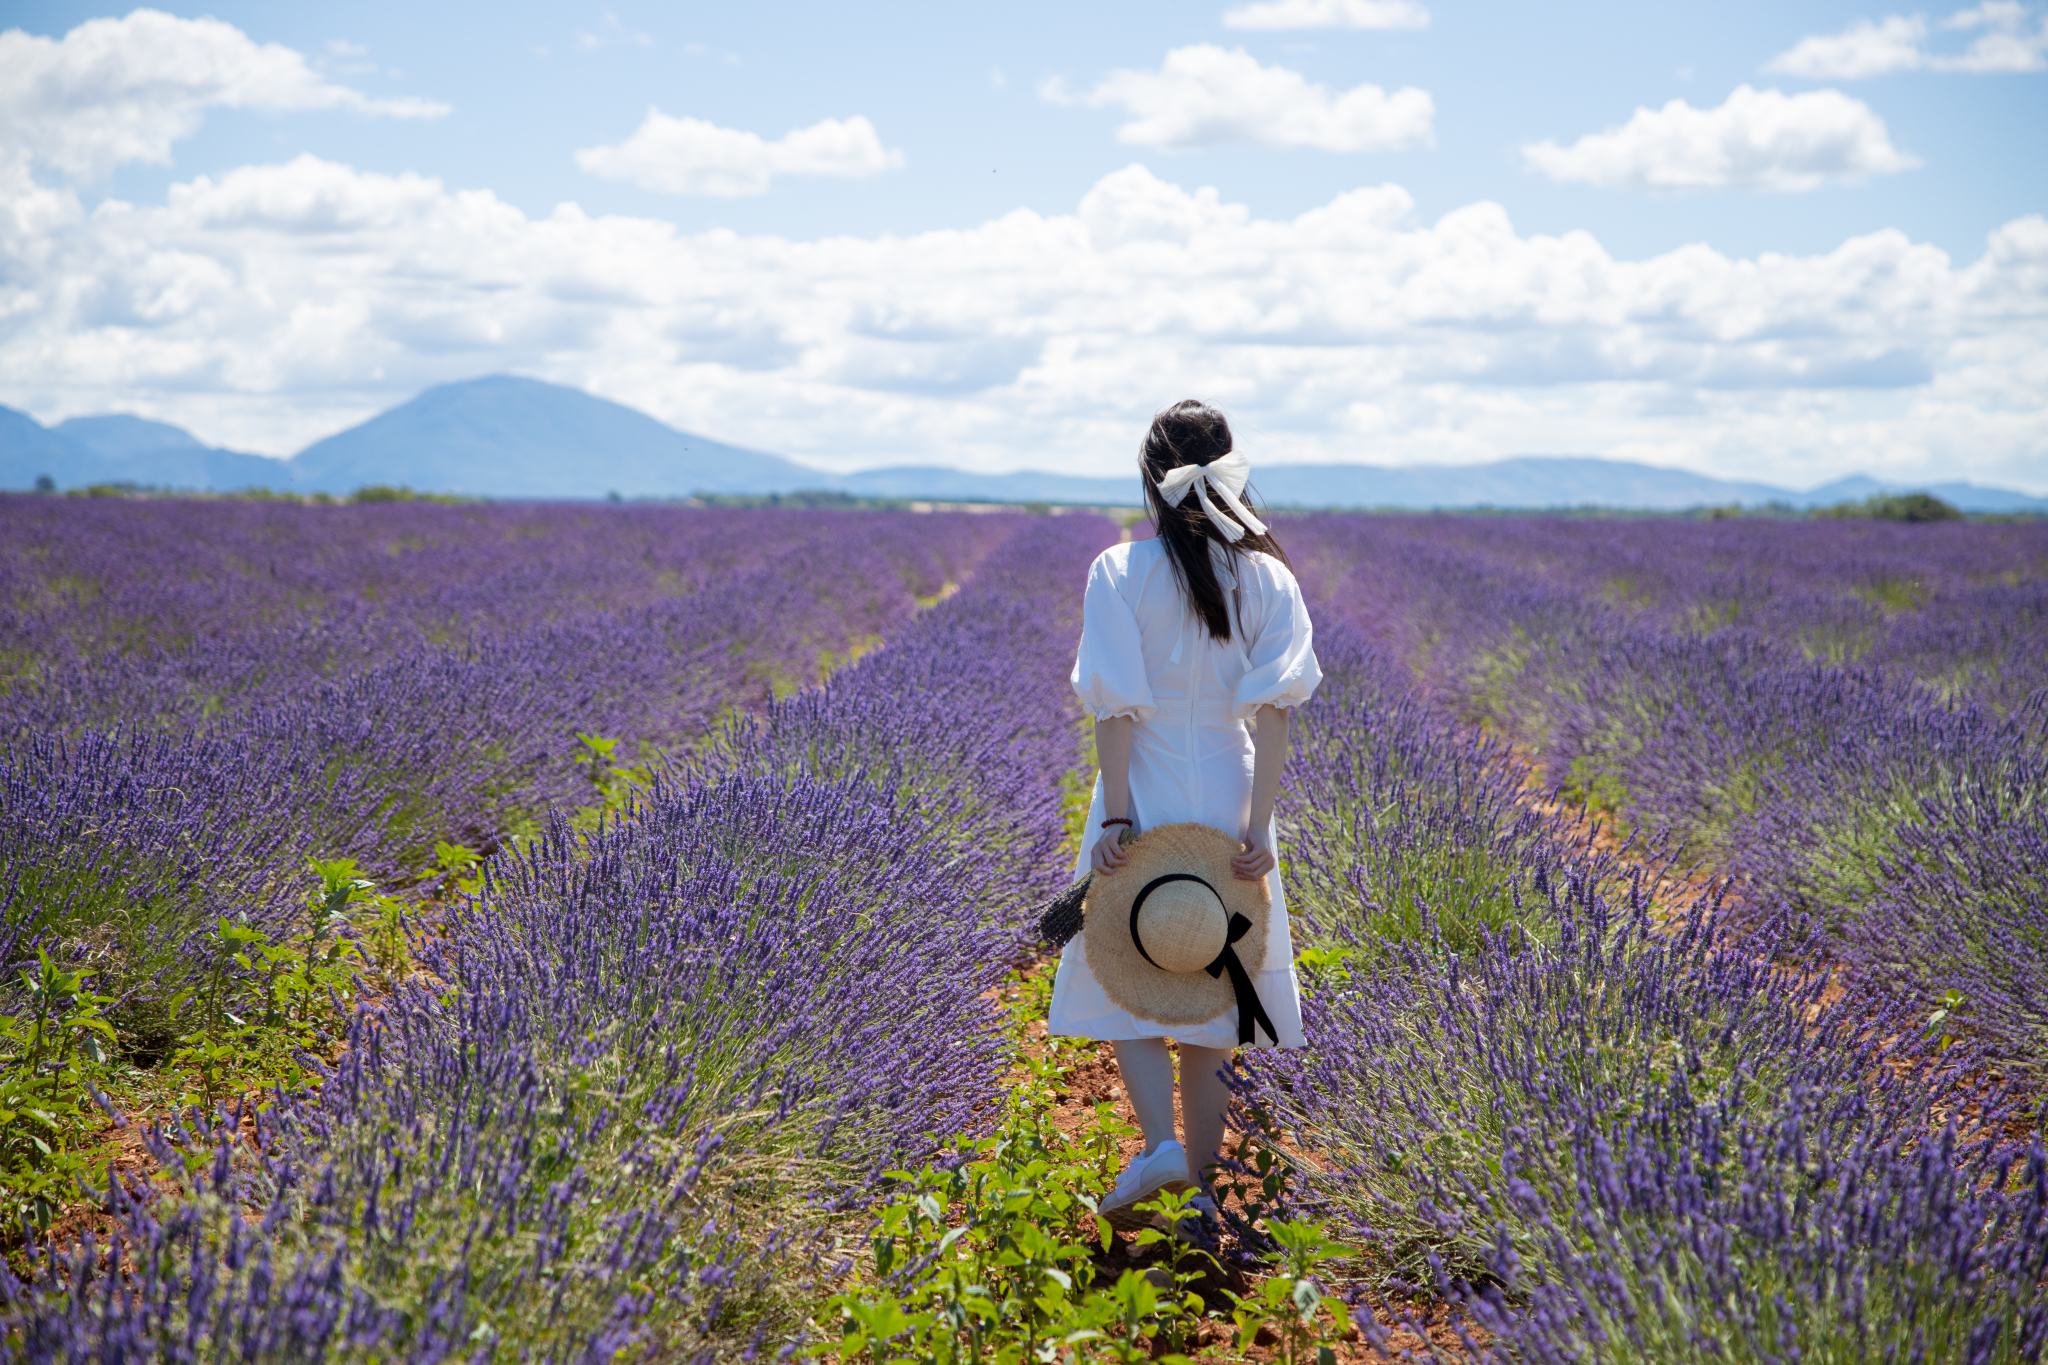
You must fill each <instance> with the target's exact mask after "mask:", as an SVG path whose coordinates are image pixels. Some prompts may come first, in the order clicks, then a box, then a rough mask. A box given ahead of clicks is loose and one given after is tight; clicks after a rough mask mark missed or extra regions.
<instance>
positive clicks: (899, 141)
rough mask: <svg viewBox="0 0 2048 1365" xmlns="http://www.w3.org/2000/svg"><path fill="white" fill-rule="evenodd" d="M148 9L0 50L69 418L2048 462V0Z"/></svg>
mask: <svg viewBox="0 0 2048 1365" xmlns="http://www.w3.org/2000/svg"><path fill="white" fill-rule="evenodd" d="M1232 11H1236V14H1235V17H1234V19H1233V18H1232ZM124 15H127V12H126V11H119V10H114V11H110V10H104V9H96V8H94V7H91V6H84V5H76V4H38V3H28V4H21V3H17V4H14V5H12V6H10V7H9V9H8V12H7V22H8V23H10V24H11V25H13V26H15V28H16V29H17V30H18V32H15V33H13V34H11V35H9V37H8V39H0V125H5V124H7V123H8V122H9V121H10V120H9V118H8V117H7V116H8V115H10V114H11V115H12V116H13V118H12V121H13V122H14V124H15V126H16V128H17V130H19V129H21V128H27V129H29V131H28V132H27V133H21V132H19V131H17V133H16V135H15V144H16V145H15V146H14V147H12V148H9V147H8V146H7V145H6V136H7V135H6V134H5V133H0V165H4V166H8V167H10V168H11V169H10V170H9V174H10V176H11V178H9V179H7V180H4V181H0V212H4V210H5V209H7V208H10V207H11V208H12V209H13V210H14V212H13V214H12V215H11V218H12V222H13V225H14V226H13V227H12V228H11V229H9V230H6V231H4V232H0V271H4V272H5V275H4V279H0V284H4V286H5V287H6V288H7V289H8V290H9V291H10V293H11V294H12V295H13V298H14V303H13V306H12V307H11V308H9V309H8V310H6V311H5V312H0V402H5V403H7V404H9V405H12V406H17V407H22V408H25V409H27V410H29V411H31V412H33V413H35V414H36V415H37V416H39V417H42V418H45V419H46V420H54V419H55V418H59V417H63V416H67V415H72V414H74V413H77V412H84V411H103V410H110V409H119V410H132V411H141V412H146V413H148V414H150V415H155V416H161V417H165V418H167V419H169V420H176V421H180V422H182V423H183V424H185V425H188V426H190V427H192V428H193V429H194V430H196V431H198V432H199V433H200V434H201V435H202V436H205V437H207V438H209V439H212V440H215V441H219V442H221V443H224V444H230V445H237V446H240V447H243V448H252V449H259V450H263V451H266V452H268V453H277V454H284V453H289V451H290V450H292V449H294V448H296V447H297V446H298V445H300V444H303V443H305V442H306V441H308V440H310V439H313V438H315V437H317V436H319V435H322V434H325V433H326V432H327V431H331V430H334V429H337V428H338V427H340V426H343V425H346V424H347V423H348V422H350V421H352V420H356V419H359V418H360V417H361V416H364V415H367V414H368V413H370V412H373V411H376V410H378V409H380V408H382V407H384V406H388V405H389V404H390V403H391V402H395V401H400V400H402V399H403V398H405V397H407V396H409V395H410V393H412V392H415V391H417V389H418V388H420V387H422V386H424V385H425V384H429V383H434V382H440V381H442V380H446V379H452V378H460V377H465V376H466V375H469V374H475V373H484V372H489V371H491V370H499V369H503V370H515V371H519V372H523V373H530V374H536V375H540V376H542V377H546V378H553V379H558V380H561V381H563V382H569V383H576V384H579V385H582V386H583V387H587V388H590V389H592V390H593V391H595V392H599V393H603V394H605V395H606V396H609V397H614V398H618V399H620V400H621V401H627V402H632V403H634V404H635V405H636V406H640V407H643V408H645V409H647V410H649V411H652V412H654V413H656V414H657V415H659V416H662V417H664V418H665V419H668V420H671V421H674V422H676V423H678V424H679V425H684V426H691V427H694V428H696V429H699V430H703V431H705V432H706V433H707V434H710V435H713V436H717V437H720V438H722V439H726V440H732V441H737V442H740V443H745V444H753V445H756V446H760V447H763V448H769V449H775V450H778V451H782V452H784V453H788V454H792V455H795V456H797V457H798V458H804V459H810V460H813V461H816V462H818V463H823V464H831V465H834V466H837V467H851V466H855V465H873V464H882V463H897V462H904V461H912V460H914V461H919V462H935V463H947V464H958V465H965V466H971V467H980V468H991V469H994V468H1014V467H1020V466H1031V465H1036V466H1051V467H1060V468H1069V469H1075V470H1084V469H1092V468H1094V467H1096V466H1097V465H1099V464H1100V463H1101V462H1102V461H1105V460H1109V461H1114V462H1116V463H1121V462H1122V461H1124V460H1125V459H1127V458H1128V449H1129V447H1130V445H1131V443H1132V441H1133V440H1134V439H1135V434H1136V430H1137V426H1138V425H1139V424H1142V420H1143V418H1144V416H1145V415H1146V414H1148V413H1149V412H1150V411H1151V410H1152V409H1154V408H1156V407H1158V406H1161V405H1163V404H1164V403H1167V402H1170V401H1172V400H1174V399H1176V398H1179V397H1182V396H1186V395H1187V394H1189V393H1201V394H1205V395H1209V396H1214V397H1217V398H1219V399H1220V400H1221V401H1222V402H1223V403H1224V404H1225V405H1226V406H1227V407H1230V408H1232V409H1233V410H1234V411H1237V412H1239V413H1241V414H1242V419H1243V420H1242V423H1241V424H1242V425H1244V426H1245V427H1246V429H1247V431H1248V432H1249V433H1250V436H1251V438H1252V443H1253V444H1255V445H1256V446H1257V447H1258V457H1263V458H1272V459H1289V460H1356V461H1365V462H1378V463H1407V462H1424V461H1438V460H1447V461H1469V460H1477V459H1485V458H1497V457H1500V456H1506V455H1516V454H1541V453H1575V454H1576V453H1585V454H1609V455H1617V456H1624V457H1629V458H1640V459H1647V460H1650V461H1652V462H1655V463H1662V464H1671V465H1681V466H1685V467H1690V468H1696V469H1702V470H1705V471H1708V472H1714V473H1721V474H1726V475H1736V476H1744V477H1763V478H1774V479H1777V480H1779V481H1782V482H1786V483H1795V484H1808V483H1816V482H1820V481H1822V480H1823V479H1826V478H1830V477H1835V476H1838V475H1840V474H1843V473H1848V472H1854V471H1857V470H1863V471H1867V472H1872V473H1877V474H1880V475H1883V476H1887V477H1897V478H1907V479H1910V478H1918V477H1956V476H1962V477H1973V478H1977V479H1979V480H1981V481H1987V482H2003V483H2007V484H2011V485H2016V486H2022V487H2028V488H2032V489H2037V490H2043V491H2048V406H2044V402H2048V400H2044V397H2043V395H2044V394H2048V222H2044V221H2043V219H2042V217H2041V215H2043V214H2044V213H2048V143H2044V141H2043V138H2042V131H2041V130H2043V129H2048V71H2044V67H2048V5H2043V4H2038V3H2037V4H2034V5H2031V6H2029V5H2020V4H2012V3H2007V4H2004V5H1998V4H1993V5H1989V6H1981V7H1977V8H1972V9H1962V8H1953V7H1937V8H1934V9H1928V10H1922V11H1913V10H1904V9H1891V8H1885V7H1883V6H1872V5H1864V4H1812V5H1785V4H1776V5H1764V4H1747V3H1744V4H1720V5H1715V6H1705V5H1699V6H1690V7H1682V8H1681V7H1662V8H1659V7H1645V6H1640V5H1618V4H1580V5H1574V6H1569V7H1565V6H1542V7H1538V6H1516V5H1485V6H1477V5H1462V4H1428V3H1423V2H1422V0H1268V3H1266V4H1265V5H1264V6H1263V7H1262V6H1259V5H1256V4H1250V5H1247V4H1238V5H1234V6H1233V5H1231V4H1227V3H1219V4H1215V5H1209V6H1193V5H1188V4H1178V5H1166V4H1124V5H1114V6H1105V5H1101V4H1092V5H1088V6H1082V5H1079V4H1040V5H1036V6H1032V7H1007V8H1003V9H995V8H992V7H963V6H958V5H945V6H941V5H891V6H874V5H870V6H861V7H847V6H819V5H798V4H762V3H757V4H752V5H746V6H732V5H722V6H696V5H690V6H647V7H635V6H632V5H619V6H613V7H609V8H607V7H603V6H591V7H581V6H548V5H520V4H499V5H492V6H483V5H440V6H419V5H398V4H386V3H359V4H354V5H349V6H345V7H344V6H327V5H318V4H298V5H293V6H282V5H262V4H241V5H234V4H228V5H216V6H210V7H209V8H208V9H206V10H204V11H199V10H176V11H171V12H170V13H169V14H168V15H167V16H162V17H160V18H157V19H153V20H151V21H150V22H140V20H141V19H142V16H134V17H128V18H123V17H122V16H124ZM207 16H210V17H211V18H212V19H215V20H218V21H220V22H219V23H217V24H213V25H200V24H197V23H195V21H197V20H199V19H201V18H202V17H207ZM107 19H115V20H119V22H118V23H115V24H100V25H97V26H94V25H90V24H88V21H93V20H107ZM1360 21H1363V22H1365V23H1367V24H1371V25H1377V26H1372V27H1353V26H1347V25H1350V24H1355V23H1357V22H1360ZM80 25H88V27H87V28H85V29H80V27H79V26H80ZM66 35H71V36H70V37H68V38H67V36H66ZM10 42H11V43H12V46H9V45H8V44H9V43H10ZM266 45H275V46H266ZM88 49H89V50H88ZM172 52H176V53H180V54H183V55H182V56H181V58H180V61H181V62H182V65H178V66H176V69H175V70H174V71H173V72H172V74H171V75H170V76H166V74H165V70H164V69H162V68H163V67H164V64H165V63H166V62H168V61H170V58H169V57H168V56H167V55H166V54H167V53H172ZM252 54H253V55H252ZM293 54H296V57H294V55H293ZM294 60H296V61H297V63H298V65H297V66H296V67H294V66H293V65H292V62H293V61H294ZM153 63H154V65H152V64H153ZM237 63H240V64H241V65H239V66H238V65H237ZM201 68H203V69H204V71H205V72H206V73H208V74H207V75H206V77H205V79H198V78H194V77H191V76H190V75H189V73H190V71H192V70H195V69H201ZM208 81H211V82H212V84H208V83H207V82H208ZM10 83H12V85H13V89H12V90H10V89H9V88H8V87H9V85H10ZM167 86H168V87H175V88H174V89H167ZM1673 101H1682V102H1683V103H1682V104H1681V105H1677V106H1672V105H1671V102H1673ZM651 110H658V111H659V115H658V116H653V117H651V116H650V111H651ZM25 115H26V117H24V116H25ZM856 124H858V126H856ZM792 133H795V134H796V136H794V137H786V135H791V134H792ZM750 138H751V140H749V139H750ZM1546 148H1547V150H1546ZM579 153H580V154H581V155H579ZM1205 191H1213V193H1206V194H1205ZM571 204H573V205H574V206H575V209H574V210H572V211H568V213H567V216H565V211H564V210H563V209H562V207H561V206H563V205H571ZM1326 220H1328V221H1326ZM1333 222H1335V224H1336V225H1335V226H1332V223H1333ZM1994 237H1995V238H1996V245H1992V246H1988V245H1987V244H1990V243H1992V242H1993V239H1994ZM465 240H467V241H468V242H469V244H470V249H465V248H464V245H463V243H464V241H465Z"/></svg>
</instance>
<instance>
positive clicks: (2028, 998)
mask: <svg viewBox="0 0 2048 1365" xmlns="http://www.w3.org/2000/svg"><path fill="white" fill-rule="evenodd" d="M1288 534H1289V536H1290V544H1293V545H1296V546H1299V547H1301V550H1300V557H1301V558H1302V559H1303V560H1304V567H1305V570H1306V571H1307V572H1309V573H1310V574H1311V575H1312V576H1318V581H1319V582H1320V583H1321V586H1322V591H1323V593H1324V596H1325V597H1326V599H1327V600H1328V601H1329V603H1330V609H1331V611H1332V612H1333V613H1334V614H1335V615H1336V616H1338V617H1339V618H1341V619H1344V620H1347V621H1348V622H1350V623H1351V624H1353V625H1354V626H1356V627H1357V628H1358V629H1360V630H1361V631H1362V632H1364V633H1365V635H1367V636H1368V637H1369V638H1370V639H1371V640H1372V641H1373V642H1374V643H1375V644H1376V645H1377V646H1379V647H1380V648H1382V649H1383V650H1385V651H1387V652H1388V653H1390V654H1391V655H1393V656H1394V657H1396V658H1398V659H1400V660H1402V661H1403V663H1404V664H1405V665H1407V667H1408V668H1409V670H1411V672H1412V675H1413V676H1414V677H1416V678H1417V679H1419V680H1420V682H1421V684H1422V686H1423V688H1424V690H1425V691H1426V692H1427V693H1428V695H1430V696H1431V697H1432V699H1433V700H1435V701H1436V702H1437V703H1439V704H1442V705H1446V706H1448V707H1450V708H1451V709H1452V710H1453V711H1454V712H1456V713H1457V714H1458V715H1459V716H1460V717H1461V718H1463V719H1466V720H1469V721H1477V722H1480V723H1482V724H1484V725H1486V726H1487V727H1488V728H1490V729H1491V730H1493V731H1494V732H1495V733H1498V734H1500V735H1502V736H1504V737H1505V738H1507V739H1508V740H1509V741H1511V742H1512V743H1514V744H1515V745H1516V746H1517V747H1518V748H1519V749H1521V750H1522V751H1523V752H1525V753H1527V754H1529V755H1530V756H1531V758H1532V760H1533V761H1534V762H1535V764H1536V765H1537V766H1538V768H1539V770H1540V771H1541V772H1542V773H1543V775H1544V777H1545V778H1546V779H1547V781H1548V782H1549V783H1550V784H1553V785H1556V786H1559V787H1561V788H1562V789H1563V790H1564V791H1565V792H1566V794H1567V795H1570V796H1574V797H1578V798H1582V799H1585V800H1587V801H1589V802H1590V803H1591V804H1592V805H1593V807H1594V809H1595V810H1597V811H1600V812H1602V813H1605V814H1607V815H1609V816H1610V817H1612V818H1615V819H1616V820H1618V821H1619V822H1620V823H1622V824H1623V825H1624V826H1626V827H1629V828H1635V829H1640V830H1643V831H1646V832H1652V833H1658V834H1668V835H1670V836H1672V837H1674V838H1675V839H1676V840H1677V841H1678V843H1679V846H1680V847H1682V848H1683V849H1684V850H1685V851H1686V852H1688V853H1689V854H1691V855H1694V856H1697V857H1700V858H1704V859H1705V860H1706V861H1707V865H1708V866H1709V867H1710V868H1713V869H1715V870H1719V871H1724V872H1728V873H1732V874H1735V876H1736V877H1737V879H1738V881H1737V885H1738V888H1739V890H1738V895H1739V898H1740V901H1741V906H1740V908H1741V910H1742V913H1743V917H1744V919H1745V920H1746V921H1748V922H1749V923H1752V924H1762V923H1768V922H1771V921H1774V920H1775V921H1779V922H1790V923H1796V924H1801V925H1803V926H1805V927H1806V929H1807V930H1808V931H1811V932H1815V934H1816V936H1815V938H1814V939H1813V940H1812V942H1810V943H1809V944H1807V945H1806V946H1805V948H1804V949H1803V951H1807V952H1811V951H1815V950H1818V951H1819V952H1820V953H1821V954H1822V955H1824V956H1825V957H1827V958H1828V959H1830V960H1831V961H1833V962H1835V963H1837V964H1838V965H1840V966H1842V967H1844V968H1846V969H1847V970H1848V979H1850V980H1852V981H1855V982H1860V983H1862V984H1864V985H1866V986H1869V987H1871V988H1874V989H1876V990H1879V991H1881V992H1882V993H1884V994H1886V995H1888V996H1890V997H1892V998H1896V999H1900V1000H1905V1001H1908V1002H1911V1003H1913V1004H1915V1005H1916V1006H1917V1007H1918V1009H1919V1011H1920V1014H1921V1016H1922V1018H1923V1019H1924V1018H1925V1017H1926V1016H1927V1015H1928V1014H1930V1013H1932V1012H1933V1011H1935V1010H1937V1009H1940V1010H1942V1011H1943V1015H1942V1019H1943V1023H1944V1026H1945V1027H1947V1028H1950V1029H1966V1030H1968V1031H1969V1032H1971V1033H1972V1034H1973V1035H1974V1036H1977V1037H1980V1038H1983V1039H1985V1040H1987V1041H1988V1042H1990V1043H1991V1044H1992V1045H1993V1047H1994V1049H1995V1050H1996V1052H1997V1053H1998V1056H1999V1062H2000V1064H2001V1065H2002V1066H2004V1067H2005V1068H2007V1069H2009V1070H2011V1071H2013V1072H2015V1073H2017V1074H2020V1075H2023V1076H2026V1077H2028V1078H2030V1079H2031V1080H2033V1081H2035V1082H2038V1081H2040V1080H2042V1079H2044V1078H2048V1071H2044V1070H2043V1065H2044V1064H2043V1061H2042V1059H2043V1058H2048V871H2044V869H2048V528H2044V527H2042V526H2039V525H2013V526H1977V525H1960V526H1957V525H1947V526H1896V525H1875V524H1857V523H1849V522H1825V523H1761V524H1760V523H1743V522H1729V523H1695V522H1670V521H1658V522H1619V523H1617V522H1594V521H1572V520H1525V519H1507V518H1498V519H1463V518H1445V517H1437V518H1371V519H1360V518H1340V517H1319V518H1317V517H1312V518H1303V519H1300V520H1298V521H1295V522H1293V523H1291V524H1290V525H1289V527H1288Z"/></svg>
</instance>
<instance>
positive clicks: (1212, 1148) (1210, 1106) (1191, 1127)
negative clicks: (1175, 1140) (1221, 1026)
mask: <svg viewBox="0 0 2048 1365" xmlns="http://www.w3.org/2000/svg"><path fill="white" fill-rule="evenodd" d="M1233 1051H1235V1049H1232V1048H1227V1047H1193V1046H1190V1045H1189V1044H1187V1043H1182V1044H1181V1045H1180V1125H1181V1131H1182V1132H1183V1133H1185V1134H1187V1149H1188V1171H1189V1173H1190V1174H1192V1175H1193V1176H1194V1177H1195V1179H1196V1180H1199V1181H1200V1182H1201V1183H1202V1186H1203V1188H1205V1189H1206V1188H1207V1187H1208V1184H1209V1179H1208V1176H1207V1174H1206V1172H1207V1171H1208V1168H1209V1167H1211V1166H1213V1165H1215V1164H1216V1156H1217V1153H1218V1152H1219V1151H1221V1150H1222V1147H1223V1115H1224V1113H1225V1111H1227V1110H1228V1109H1229V1108H1230V1087H1229V1086H1227V1085H1225V1084H1224V1083H1223V1081H1222V1078H1221V1077H1219V1076H1218V1075H1217V1074H1216V1073H1218V1072H1219V1071H1228V1070H1229V1069H1230V1058H1231V1054H1232V1052H1233ZM1147 1131H1148V1132H1149V1131H1150V1130H1149V1129H1148V1130H1147Z"/></svg>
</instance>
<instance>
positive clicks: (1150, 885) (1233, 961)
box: [1131, 872, 1280, 1047]
mask: <svg viewBox="0 0 2048 1365" xmlns="http://www.w3.org/2000/svg"><path fill="white" fill-rule="evenodd" d="M1168 882H1196V883H1199V884H1200V885H1202V886H1205V887H1208V890H1209V894H1210V895H1212V896H1215V897H1216V899H1217V901H1218V902H1219V903H1220V902H1221V901H1222V899H1223V897H1222V896H1221V895H1220V894H1219V893H1218V892H1217V890H1216V888H1215V887H1213V886H1210V885H1209V883H1208V881H1207V880H1205V879H1204V878H1201V877H1197V876H1195V875H1194V874H1193V873H1192V872H1169V873H1167V874H1166V875H1165V876H1163V877H1154V878H1153V879H1152V880H1151V881H1149V882H1146V883H1145V885H1144V888H1143V889H1142V890H1140V891H1139V892H1138V894H1137V896H1136V897H1135V898H1134V899H1133V900H1132V901H1131V942H1132V943H1134V944H1136V945H1137V948H1138V952H1139V953H1140V954H1141V955H1142V956H1143V957H1144V959H1145V960H1146V961H1147V962H1152V954H1150V953H1148V952H1146V951H1145V940H1144V939H1143V938H1142V937H1141V936H1140V935H1139V933H1138V911H1140V910H1142V909H1144V908H1145V898H1146V897H1147V896H1149V895H1151V894H1152V893H1153V892H1154V891H1156V890H1158V889H1159V888H1160V887H1162V886H1165V885H1166V884H1167V883H1168ZM1251 930H1252V922H1251V921H1250V920H1249V919H1246V918H1245V917H1244V916H1243V915H1241V914H1239V913H1237V912H1235V911H1232V912H1231V916H1230V926H1229V929H1228V931H1227V932H1226V934H1225V936H1224V940H1223V951H1222V952H1220V953H1218V954H1216V960H1215V961H1214V962H1211V963H1210V964H1209V965H1208V966H1206V967H1204V968H1203V969H1202V970H1203V971H1205V972H1207V973H1208V974H1209V975H1210V976H1211V977H1220V976H1222V975H1223V973H1224V972H1225V971H1228V972H1229V973H1230V986H1231V989H1232V990H1233V991H1235V992H1236V993H1237V1041H1238V1043H1239V1044H1241V1045H1244V1046H1249V1045H1250V1044H1251V1043H1252V1042H1253V1041H1255V1040H1256V1039H1257V1038H1258V1036H1259V1035H1258V1026H1259V1025H1261V1024H1263V1025H1265V1027H1266V1036H1267V1037H1268V1038H1271V1039H1272V1040H1273V1046H1275V1047H1278V1046H1280V1032H1279V1030H1278V1029H1276V1028H1274V1027H1273V1021H1272V1019H1270V1018H1269V1017H1267V1014H1266V1007H1265V1006H1264V1005H1263V1004H1261V1003H1259V993H1258V991H1257V990H1255V989H1253V987H1252V978H1251V973H1249V972H1247V971H1246V970H1245V969H1244V963H1243V962H1241V961H1240V960H1239V959H1238V956H1237V949H1236V948H1234V947H1232V946H1231V945H1232V944H1234V943H1236V942H1237V941H1238V940H1239V939H1241V938H1243V937H1244V936H1245V935H1246V934H1248V933H1250V932H1251ZM1152 965H1153V966H1155V967H1159V964H1158V963H1157V962H1152ZM1159 970H1160V971H1162V972H1163V971H1165V970H1166V969H1165V968H1164V967H1159Z"/></svg>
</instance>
